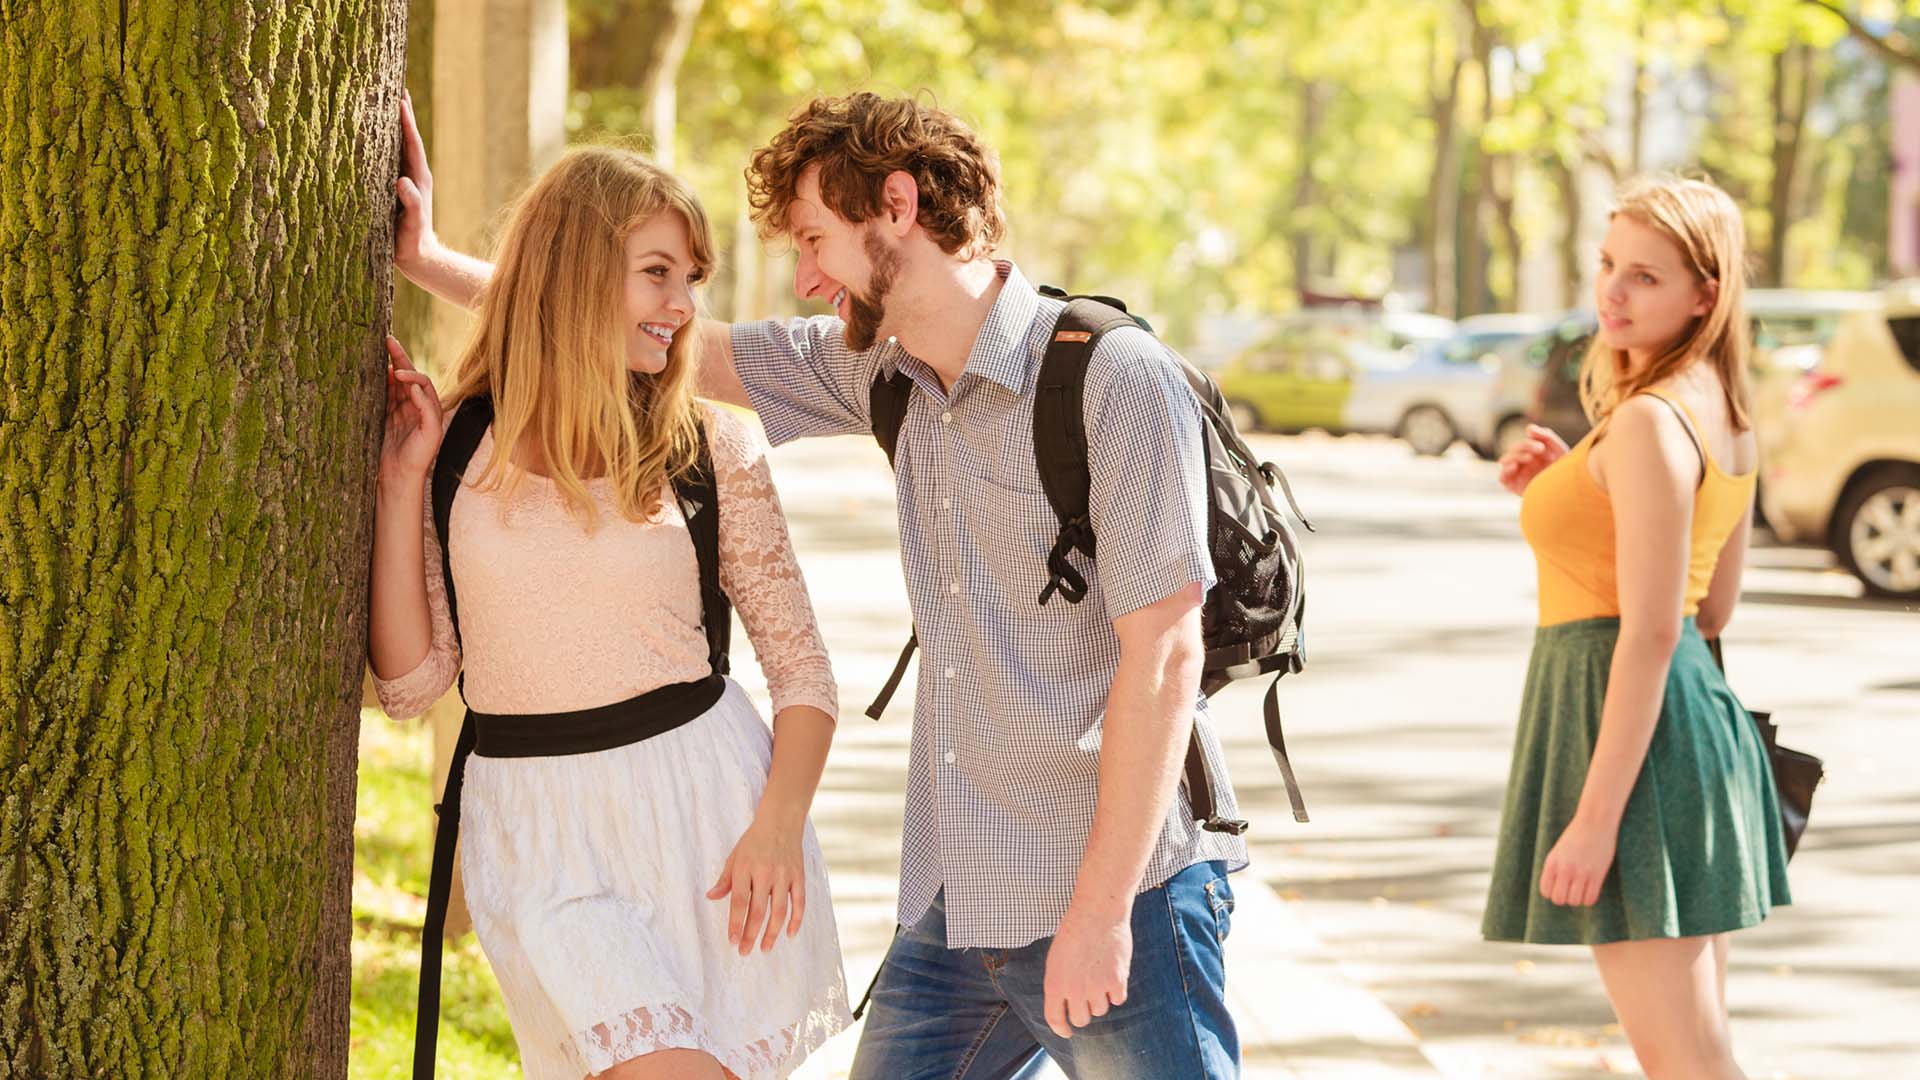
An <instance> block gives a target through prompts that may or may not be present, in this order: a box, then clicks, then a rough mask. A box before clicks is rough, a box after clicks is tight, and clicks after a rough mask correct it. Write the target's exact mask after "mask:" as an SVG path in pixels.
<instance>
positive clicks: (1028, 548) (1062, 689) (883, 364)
mask: <svg viewBox="0 0 1920 1080" xmlns="http://www.w3.org/2000/svg"><path fill="white" fill-rule="evenodd" d="M999 268H1000V273H1001V276H1002V277H1003V278H1004V279H1005V284H1004V286H1003V288H1002V289H1001V291H1000V295H999V296H998V297H997V298H996V299H995V300H994V303H993V308H992V310H991V311H990V312H989V313H988V315H987V320H986V323H985V324H984V325H983V326H981V328H980V334H979V337H977V338H976V339H975V340H974V343H973V349H972V351H971V352H970V353H969V354H968V356H967V364H966V369H965V371H964V372H963V373H962V374H961V376H960V377H959V379H958V380H956V381H955V382H954V385H953V390H952V392H951V393H948V392H947V391H945V390H943V389H942V388H941V385H940V379H939V377H938V376H937V375H936V374H934V372H933V371H932V369H930V368H928V367H926V366H925V365H924V364H922V363H921V362H920V361H918V360H916V359H914V358H913V357H912V356H910V355H908V354H907V353H906V351H905V350H903V349H901V348H900V347H899V346H898V345H894V344H890V343H882V344H880V345H878V346H876V347H875V348H873V349H870V350H868V351H866V352H863V353H856V352H853V351H851V350H849V349H848V348H847V345H846V340H845V327H844V326H843V324H842V323H841V322H840V320H838V319H836V318H832V317H829V316H822V317H816V318H806V319H793V320H791V321H789V322H781V321H777V320H775V321H767V322H759V323H742V324H738V325H736V326H735V327H734V328H733V355H734V364H735V367H736V368H737V370H738V372H739V375H740V379H741V381H742V382H743V383H744V384H745V385H746V388H747V394H748V396H749V397H750V398H751V399H752V401H753V404H754V407H755V408H756V409H758V410H759V413H760V419H761V422H762V423H764V424H765V425H766V429H767V436H768V438H769V439H771V440H772V442H773V443H774V444H776V445H778V444H780V443H784V442H787V441H788V440H791V439H797V438H802V437H804V436H809V435H842V434H849V433H865V434H871V432H872V430H873V423H872V418H871V415H870V404H869V396H868V393H869V388H870V386H871V384H872V382H873V379H874V376H875V375H877V374H881V373H883V372H884V373H888V374H891V373H893V372H895V371H904V372H906V373H907V375H908V376H909V377H910V378H911V379H912V380H913V383H914V388H915V389H914V393H913V394H912V395H911V397H910V398H909V403H908V406H907V413H906V417H905V421H904V423H903V424H902V426H901V429H900V442H899V448H898V451H897V453H896V457H895V463H894V476H895V480H896V483H897V485H898V488H899V513H900V554H901V562H902V564H903V566H904V568H905V570H906V577H907V592H908V596H909V599H910V600H911V602H912V605H913V623H914V626H915V628H916V629H917V630H918V633H919V636H920V645H921V654H920V667H919V683H918V691H917V695H916V699H915V702H914V714H913V748H912V755H913V757H912V761H911V763H910V764H909V767H908V770H907V806H906V818H905V827H904V830H903V835H902V837H901V845H900V901H899V918H900V922H901V923H902V924H903V925H907V926H911V925H913V924H914V923H916V922H918V921H919V920H920V917H921V916H922V915H924V914H926V912H927V909H928V907H929V906H930V905H931V904H932V902H933V898H934V895H935V894H936V893H937V892H938V891H939V890H940V889H941V888H942V887H943V886H944V887H945V889H946V910H947V943H948V945H949V946H951V947H953V948H968V947H983V948H1001V949H1008V948H1018V947H1020V946H1023V945H1027V944H1030V943H1032V942H1034V941H1037V940H1039V939H1040V938H1043V937H1047V936H1049V935H1051V934H1053V932H1054V931H1055V929H1056V928H1058V926H1059V924H1060V918H1061V916H1062V915H1063V914H1065V912H1066V909H1067V902H1068V901H1069V900H1070V899H1071V897H1072V895H1073V885H1074V879H1075V876H1076V874H1077V873H1078V871H1079V868H1080V858H1081V855H1082V853H1083V852H1084V850H1085V848H1086V843H1087V834H1088V832H1089V831H1090V829H1091V827H1092V824H1093V809H1094V800H1095V796H1096V794H1097V793H1098V788H1099V756H1100V740H1101V727H1102V721H1103V717H1104V713H1105V708H1106V698H1107V690H1108V688H1109V686H1110V685H1111V684H1112V682H1113V675H1114V671H1115V669H1116V668H1117V666H1118V664H1119V659H1120V641H1119V638H1118V637H1117V636H1116V635H1115V633H1114V630H1113V620H1114V619H1116V618H1118V617H1119V616H1121V615H1125V614H1127V613H1128V612H1130V611H1134V610H1136V609H1138V608H1142V607H1145V606H1146V605H1148V604H1152V603H1154V602H1156V601H1159V600H1162V599H1165V598H1166V597H1168V596H1170V595H1172V594H1173V593H1175V592H1177V591H1179V590H1180V589H1181V588H1182V587H1184V586H1186V585H1188V584H1190V583H1192V582H1196V581H1198V582H1201V583H1202V584H1203V586H1204V587H1211V586H1212V585H1213V583H1214V576H1213V566H1212V562H1211V560H1210V559H1209V557H1208V553H1207V528H1206V491H1205V488H1204V486H1203V485H1204V482H1205V481H1204V475H1205V474H1204V465H1203V462H1204V450H1203V448H1202V445H1201V429H1200V424H1201V417H1200V410H1199V406H1198V404H1197V402H1196V401H1195V399H1194V397H1193V394H1192V392H1191V390H1189V388H1188V386H1187V383H1186V380H1185V378H1184V377H1183V376H1182V375H1181V373H1180V370H1179V368H1178V361H1177V360H1176V359H1175V358H1174V357H1172V356H1171V355H1170V354H1169V353H1168V352H1167V351H1166V349H1165V348H1164V347H1163V346H1161V344H1160V343H1159V342H1158V341H1157V340H1156V339H1155V338H1154V337H1153V336H1152V335H1151V334H1148V333H1146V332H1145V331H1141V330H1135V329H1132V328H1124V329H1121V330H1116V331H1112V332H1109V333H1107V334H1106V335H1104V336H1103V337H1102V338H1101V339H1100V343H1099V347H1098V348H1097V349H1096V350H1095V351H1094V355H1093V358H1092V360H1091V362H1090V363H1089V365H1088V369H1087V379H1086V396H1085V417H1086V431H1087V433H1088V438H1087V441H1088V444H1089V453H1088V465H1089V474H1090V477H1091V480H1092V488H1091V492H1090V495H1089V500H1088V509H1089V511H1090V516H1091V518H1092V521H1093V526H1094V532H1095V535H1097V536H1098V537H1099V559H1098V560H1097V562H1096V561H1091V560H1087V559H1086V558H1085V557H1084V556H1082V555H1081V554H1080V553H1078V552H1075V553H1074V554H1073V555H1072V556H1071V557H1072V559H1073V560H1074V565H1075V566H1076V567H1078V568H1080V570H1081V572H1082V573H1083V574H1084V575H1085V576H1086V579H1087V583H1088V591H1087V595H1086V598H1085V599H1084V600H1083V601H1082V602H1081V603H1079V604H1070V603H1068V602H1066V601H1065V600H1064V599H1062V598H1061V597H1058V596H1056V597H1054V598H1053V599H1052V600H1051V601H1050V602H1049V603H1048V604H1046V605H1045V606H1044V607H1043V606H1041V605H1039V604H1038V603H1036V598H1037V597H1038V596H1039V594H1040V590H1041V588H1042V586H1044V585H1045V584H1046V582H1047V579H1048V573H1047V566H1046V558H1047V553H1048V551H1049V550H1051V549H1052V547H1053V542H1054V538H1055V536H1056V535H1057V534H1058V532H1059V526H1060V522H1059V519H1058V518H1057V517H1056V516H1055V515H1054V512H1053V509H1052V508H1051V507H1050V506H1049V505H1048V503H1047V498H1046V495H1045V494H1044V493H1043V491H1042V490H1041V486H1040V475H1039V472H1038V469H1037V467H1036V466H1035V463H1034V455H1033V398H1034V394H1033V390H1034V382H1035V379H1036V378H1037V377H1038V375H1039V369H1040V358H1041V355H1042V353H1043V352H1044V351H1045V349H1046V346H1047V342H1048V340H1049V339H1050V338H1051V337H1052V334H1053V326H1054V322H1055V320H1056V319H1057V318H1058V317H1059V315H1060V311H1061V308H1062V307H1063V306H1064V305H1063V304H1062V303H1061V302H1060V301H1058V300H1054V299H1051V298H1049V297H1044V296H1041V295H1040V294H1039V293H1038V292H1037V291H1036V290H1035V289H1034V288H1033V286H1032V285H1031V284H1029V283H1028V282H1027V279H1026V278H1025V277H1024V276H1023V275H1022V274H1021V273H1020V271H1019V270H1018V269H1016V268H1015V267H1014V266H1013V265H1012V264H1011V263H1000V264H999ZM1194 723H1195V724H1196V725H1197V727H1198V730H1199V732H1200V743H1201V746H1202V748H1203V750H1204V751H1205V753H1206V755H1207V759H1208V761H1209V762H1210V764H1211V765H1212V766H1213V770H1214V775H1215V777H1216V778H1217V785H1218V788H1219V791H1218V799H1219V804H1220V812H1221V813H1222V814H1223V815H1225V816H1227V817H1233V816H1236V814H1237V810H1236V806H1235V803H1234V797H1233V790H1232V785H1231V784H1230V783H1229V782H1228V780H1227V770H1226V762H1225V760H1224V758H1223V756H1222V754H1221V751H1220V742H1219V739H1218V738H1217V737H1216V736H1215V734H1214V731H1213V723H1212V720H1211V719H1210V718H1209V717H1208V715H1207V709H1206V702H1205V701H1204V700H1196V702H1195V705H1194ZM1114 794H1115V793H1109V795H1110V796H1111V795H1114ZM1118 797H1121V798H1124V797H1126V795H1125V793H1118ZM1210 859H1221V860H1225V861H1227V862H1228V863H1229V864H1230V865H1231V866H1233V867H1234V868H1236V869H1237V868H1239V867H1241V866H1244V865H1246V859H1247V854H1246V844H1245V843H1244V841H1242V840H1241V839H1240V838H1238V837H1234V836H1227V835H1224V834H1221V833H1212V832H1207V831H1204V830H1202V829H1200V828H1199V826H1198V825H1197V824H1196V823H1195V822H1194V820H1193V812H1192V810H1191V808H1190V806H1189V803H1188V800H1187V796H1186V792H1185V790H1184V785H1183V786H1182V790H1181V792H1180V794H1179V796H1178V797H1177V798H1176V799H1175V800H1174V805H1173V806H1172V807H1171V808H1170V810H1169V811H1168V813H1167V819H1166V821H1165V822H1164V823H1163V824H1162V825H1161V828H1160V835H1159V837H1158V839H1157V840H1156V841H1155V842H1154V848H1153V854H1152V857H1151V858H1150V860H1149V862H1148V865H1147V871H1146V874H1145V877H1144V878H1143V879H1142V881H1141V886H1140V887H1141V889H1142V890H1143V891H1144V890H1146V889H1150V888H1153V887H1155V886H1157V885H1159V884H1160V883H1161V882H1163V881H1165V880H1166V879H1167V878H1168V877H1170V876H1172V875H1173V874H1174V873H1176V872H1178V871H1180V870H1182V869H1184V868H1186V867H1188V866H1191V865H1192V864H1194V863H1197V862H1203V861H1206V860H1210Z"/></svg>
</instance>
